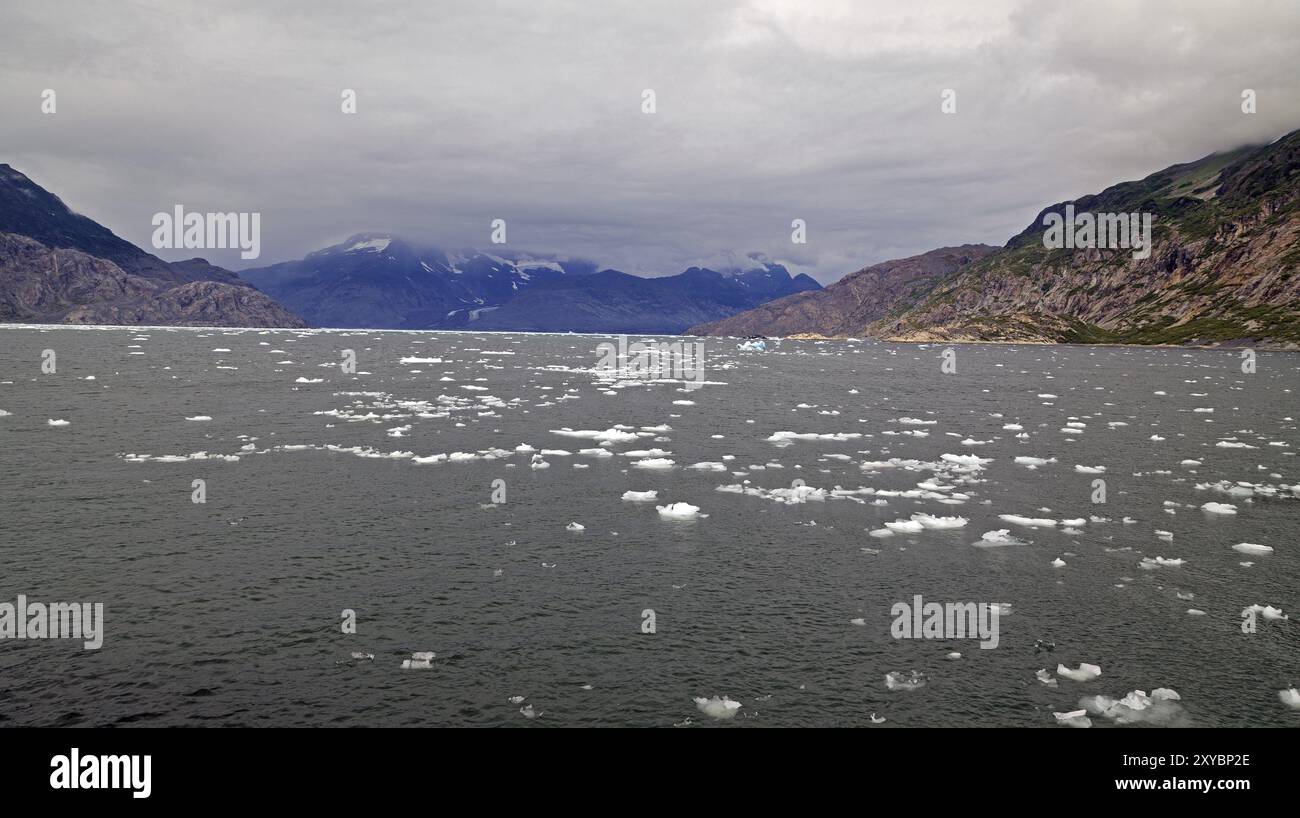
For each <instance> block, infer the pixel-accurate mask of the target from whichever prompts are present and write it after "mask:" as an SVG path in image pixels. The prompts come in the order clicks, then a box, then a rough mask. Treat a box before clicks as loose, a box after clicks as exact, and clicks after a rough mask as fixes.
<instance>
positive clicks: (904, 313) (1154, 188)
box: [692, 131, 1300, 346]
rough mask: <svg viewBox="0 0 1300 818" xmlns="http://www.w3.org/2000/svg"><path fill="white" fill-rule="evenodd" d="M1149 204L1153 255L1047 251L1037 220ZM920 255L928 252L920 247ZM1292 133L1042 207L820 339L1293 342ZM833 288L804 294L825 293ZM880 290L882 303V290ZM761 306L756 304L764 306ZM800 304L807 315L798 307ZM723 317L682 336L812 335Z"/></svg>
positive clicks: (792, 320) (807, 326)
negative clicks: (995, 239) (989, 246)
mask: <svg viewBox="0 0 1300 818" xmlns="http://www.w3.org/2000/svg"><path fill="white" fill-rule="evenodd" d="M1067 205H1072V207H1073V210H1074V212H1076V213H1082V212H1091V213H1151V214H1153V216H1154V228H1153V232H1152V251H1151V253H1150V256H1149V258H1145V259H1137V258H1134V257H1133V253H1132V251H1130V250H1128V249H1047V248H1046V247H1044V244H1043V235H1044V230H1045V229H1046V228H1045V227H1044V217H1045V216H1046V215H1047V214H1048V213H1057V214H1064V213H1065V212H1066V206H1067ZM927 255H928V254H927ZM1298 267H1300V131H1297V132H1293V133H1291V134H1288V135H1287V136H1285V137H1282V138H1281V139H1278V140H1277V141H1275V142H1273V143H1271V144H1269V145H1264V146H1256V147H1249V148H1242V149H1239V150H1235V151H1232V152H1229V153H1223V154H1214V155H1211V156H1207V157H1205V158H1203V159H1200V160H1198V161H1195V162H1189V163H1186V164H1182V165H1174V166H1172V167H1170V168H1167V169H1165V170H1162V171H1160V172H1158V173H1154V174H1152V175H1150V176H1148V177H1146V178H1145V179H1142V180H1140V181H1136V182H1125V183H1122V184H1118V185H1114V186H1112V187H1110V188H1107V189H1106V190H1104V191H1102V192H1101V193H1099V194H1096V195H1092V196H1085V197H1082V198H1080V199H1076V200H1074V201H1073V202H1062V203H1059V204H1055V205H1052V206H1050V207H1048V208H1045V209H1044V210H1043V211H1042V212H1041V213H1039V215H1038V217H1037V218H1036V219H1035V220H1034V222H1033V223H1032V224H1030V225H1029V226H1028V227H1026V228H1025V230H1023V231H1022V232H1021V233H1020V234H1018V235H1017V236H1015V237H1013V238H1012V239H1011V240H1010V241H1008V242H1007V244H1006V246H1005V247H1003V248H1001V249H999V250H997V251H996V252H992V253H988V254H985V255H983V256H982V257H981V258H978V259H975V260H973V261H972V262H971V263H969V264H964V265H960V266H958V267H957V268H956V269H954V270H953V271H951V272H949V273H947V274H945V275H943V276H941V277H938V278H936V279H934V280H933V281H931V282H930V283H929V284H925V285H922V286H919V287H916V288H911V289H907V290H906V291H903V292H900V293H899V294H898V295H897V297H892V296H884V297H883V300H886V301H889V302H890V303H889V304H888V307H887V309H886V314H885V315H883V316H881V317H874V318H873V317H871V316H870V315H868V314H864V315H863V316H862V319H863V320H862V321H861V322H860V323H859V322H857V321H849V322H847V323H845V324H841V325H838V326H836V327H834V328H833V331H832V332H823V334H827V335H832V334H833V335H840V336H850V335H851V336H871V337H879V338H886V339H894V340H911V341H1043V342H1083V343H1139V344H1150V343H1187V344H1206V343H1222V342H1242V343H1255V344H1262V345H1270V346H1294V345H1300V269H1298ZM834 286H835V285H832V287H828V288H827V289H826V290H825V291H824V292H823V293H821V294H818V296H817V298H819V299H820V298H826V297H829V294H831V292H832V290H833V289H834ZM891 299H892V300H891ZM770 306H772V305H769V307H770ZM801 310H802V311H803V312H804V313H806V314H820V311H819V309H818V308H816V307H809V306H806V305H805V306H803V307H801ZM796 317H797V316H795V315H794V314H791V315H790V316H789V317H788V318H785V319H783V320H774V321H772V322H764V321H763V320H761V316H760V315H756V316H755V319H754V320H752V321H751V319H750V317H749V316H748V315H741V316H736V317H735V318H733V319H732V322H734V323H731V324H727V325H724V326H722V327H717V326H712V325H705V326H702V327H695V328H693V329H692V331H693V332H700V333H707V334H718V333H719V332H724V333H727V334H738V333H735V332H732V328H734V327H740V328H743V332H744V333H745V334H748V333H761V334H791V333H794V332H819V331H821V330H820V329H819V327H821V326H823V325H824V324H823V323H822V322H819V321H816V320H814V321H807V322H804V321H800V320H796Z"/></svg>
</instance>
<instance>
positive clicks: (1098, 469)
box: [1074, 465, 1106, 474]
mask: <svg viewBox="0 0 1300 818" xmlns="http://www.w3.org/2000/svg"><path fill="white" fill-rule="evenodd" d="M1074 470H1075V471H1076V472H1078V473H1079V474H1105V473H1106V467H1105V466H1079V465H1076V466H1075V467H1074Z"/></svg>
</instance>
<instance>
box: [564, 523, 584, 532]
mask: <svg viewBox="0 0 1300 818" xmlns="http://www.w3.org/2000/svg"><path fill="white" fill-rule="evenodd" d="M564 529H565V530H566V531H586V530H587V527H586V526H585V525H583V524H582V523H569V524H568V525H566V526H565V527H564Z"/></svg>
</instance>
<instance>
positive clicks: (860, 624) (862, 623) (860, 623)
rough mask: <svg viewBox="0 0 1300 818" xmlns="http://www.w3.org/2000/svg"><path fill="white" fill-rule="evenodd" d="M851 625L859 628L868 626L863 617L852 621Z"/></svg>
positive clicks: (850, 621)
mask: <svg viewBox="0 0 1300 818" xmlns="http://www.w3.org/2000/svg"><path fill="white" fill-rule="evenodd" d="M849 624H850V625H857V626H858V627H859V628H861V627H863V626H865V625H866V624H867V620H865V619H863V618H862V617H858V618H857V619H850V620H849Z"/></svg>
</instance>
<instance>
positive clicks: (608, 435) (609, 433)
mask: <svg viewBox="0 0 1300 818" xmlns="http://www.w3.org/2000/svg"><path fill="white" fill-rule="evenodd" d="M551 434H553V435H564V436H566V437H582V438H590V439H591V440H595V441H599V442H601V443H626V442H628V441H631V440H636V439H637V433H636V432H629V431H626V430H624V429H619V428H617V427H612V428H609V429H606V430H605V431H603V432H601V431H596V430H594V429H579V430H576V431H575V430H573V429H570V428H568V427H567V426H566V427H564V428H563V429H552V430H551Z"/></svg>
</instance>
